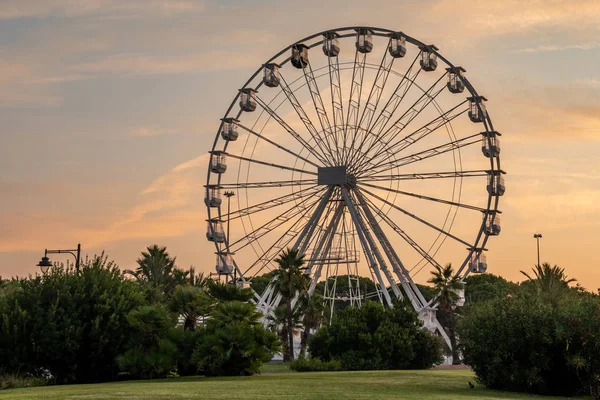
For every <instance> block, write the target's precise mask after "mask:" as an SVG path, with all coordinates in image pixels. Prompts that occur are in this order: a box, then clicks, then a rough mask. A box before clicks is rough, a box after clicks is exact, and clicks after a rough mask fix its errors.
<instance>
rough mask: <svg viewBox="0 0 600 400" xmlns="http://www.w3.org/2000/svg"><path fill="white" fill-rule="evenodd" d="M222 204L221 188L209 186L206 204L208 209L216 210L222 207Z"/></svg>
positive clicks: (205, 199)
mask: <svg viewBox="0 0 600 400" xmlns="http://www.w3.org/2000/svg"><path fill="white" fill-rule="evenodd" d="M221 202H222V199H221V188H220V187H219V186H218V185H208V186H207V187H206V197H205V198H204V204H206V206H207V207H212V208H216V207H219V206H220V205H221Z"/></svg>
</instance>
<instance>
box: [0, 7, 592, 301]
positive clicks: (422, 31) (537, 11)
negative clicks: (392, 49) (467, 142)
mask: <svg viewBox="0 0 600 400" xmlns="http://www.w3.org/2000/svg"><path fill="white" fill-rule="evenodd" d="M353 25H364V26H377V27H382V28H388V29H393V30H397V31H403V32H406V33H408V34H409V35H411V36H413V37H415V38H418V39H420V40H422V41H424V42H428V43H434V44H436V45H437V47H439V48H440V51H441V52H442V53H443V54H444V55H445V56H447V57H448V58H449V59H452V60H460V61H458V64H461V65H463V66H465V67H466V68H467V70H468V76H469V80H470V81H471V82H472V83H474V85H475V86H476V87H477V88H478V90H479V92H481V93H484V94H485V96H486V97H487V98H488V99H489V102H488V109H489V110H490V114H491V115H492V117H493V121H494V126H495V127H496V128H497V130H499V131H501V132H502V133H503V136H502V145H503V147H502V166H503V169H504V170H506V171H507V172H508V174H507V175H506V180H507V192H506V194H505V195H504V196H503V197H502V199H501V206H500V208H501V209H502V211H503V219H502V223H503V226H502V233H501V235H500V236H498V237H497V238H492V239H491V240H490V242H488V246H487V247H488V248H489V250H490V251H489V252H488V253H489V254H488V271H489V272H491V273H494V274H499V275H502V276H504V277H506V278H507V279H511V280H521V278H522V275H521V274H520V272H519V271H520V270H529V269H530V268H531V267H533V266H534V264H535V263H536V261H537V259H536V257H537V256H536V243H535V239H534V238H533V234H534V233H536V232H541V233H542V234H543V238H542V240H541V242H540V245H541V258H542V261H543V262H545V261H547V262H549V263H551V264H558V265H560V266H561V267H564V268H565V269H566V273H567V275H568V276H569V277H575V278H577V279H578V281H579V282H580V283H581V284H582V285H583V286H584V287H586V288H587V289H591V290H595V288H597V287H600V268H599V267H598V265H600V252H598V251H597V250H596V249H595V246H596V245H597V242H598V239H600V234H599V233H598V228H599V227H600V157H599V156H598V154H599V152H600V68H598V66H599V65H600V3H599V2H598V1H597V0H581V1H578V2H572V1H554V0H546V1H539V0H538V1H530V0H519V1H516V0H514V1H513V0H502V1H496V2H489V1H474V0H471V1H464V0H452V1H450V0H419V1H417V0H415V1H397V0H394V1H388V0H386V1H374V0H371V1H355V0H347V1H334V0H331V1H327V2H323V1H316V0H306V1H303V2H302V3H299V2H297V1H284V0H279V1H273V0H254V1H241V0H219V1H210V0H205V1H191V0H176V1H159V0H129V1H127V2H124V1H120V0H88V1H79V0H2V1H0V93H1V94H0V127H1V128H0V172H1V174H0V275H1V276H4V277H8V276H14V275H21V276H23V275H27V274H32V273H35V272H37V271H38V267H36V266H35V264H36V263H37V262H38V261H39V258H40V257H41V255H42V253H43V250H44V249H45V248H50V249H52V248H73V247H75V246H76V244H77V243H81V244H82V248H83V252H84V254H89V255H93V254H96V253H100V252H101V251H105V252H106V254H107V255H108V256H109V258H110V259H114V260H115V261H116V262H117V263H118V264H119V265H120V266H121V268H123V269H125V268H134V267H135V265H136V263H135V260H136V258H137V257H138V256H139V254H140V252H141V251H142V250H143V249H144V248H145V247H146V246H148V245H152V244H155V243H156V244H159V245H163V246H167V248H168V250H169V252H170V253H171V254H172V255H176V256H177V264H178V266H180V267H182V268H187V267H189V266H191V265H193V266H195V267H196V269H197V270H198V271H204V272H207V273H208V272H212V271H213V270H214V261H213V260H214V256H213V255H212V253H213V252H214V247H213V246H212V245H211V244H210V243H208V242H207V241H206V238H205V222H204V220H205V219H206V210H205V206H204V201H203V198H204V191H203V189H202V185H204V184H205V181H206V169H207V157H206V153H207V152H208V151H209V150H210V148H211V146H212V141H213V140H214V137H215V134H216V131H217V129H218V126H219V122H220V121H219V119H220V118H221V117H222V115H223V113H224V112H225V110H226V108H227V107H228V106H229V104H230V102H231V101H232V99H233V97H234V96H235V95H236V93H237V90H238V89H239V87H240V86H241V85H243V83H244V82H245V81H246V80H247V78H248V77H249V76H250V75H251V74H252V73H253V72H254V71H255V70H256V69H257V68H258V67H259V66H260V65H261V64H262V63H263V62H264V61H265V60H267V59H268V58H270V57H271V56H272V55H273V54H275V53H276V52H277V51H279V50H280V49H282V48H284V47H286V46H287V45H289V44H291V43H293V42H295V41H297V40H299V39H300V38H303V37H305V36H308V35H310V34H312V33H316V32H319V31H323V30H327V29H332V28H336V27H341V26H353ZM207 255H210V256H207ZM53 259H57V260H62V259H61V258H60V257H58V258H53ZM65 260H66V258H65Z"/></svg>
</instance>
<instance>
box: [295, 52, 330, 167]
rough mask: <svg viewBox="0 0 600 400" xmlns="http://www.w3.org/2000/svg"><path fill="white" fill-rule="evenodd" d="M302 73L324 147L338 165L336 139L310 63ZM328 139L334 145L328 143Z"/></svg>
mask: <svg viewBox="0 0 600 400" xmlns="http://www.w3.org/2000/svg"><path fill="white" fill-rule="evenodd" d="M302 72H303V73H304V78H305V79H306V85H307V86H308V90H309V91H310V97H311V98H312V102H313V106H314V107H315V111H316V113H317V116H318V118H319V124H320V125H321V129H322V131H321V132H323V137H324V138H325V143H326V146H327V148H328V149H329V151H330V152H331V154H332V156H333V158H334V161H336V162H337V163H339V154H338V143H337V137H336V136H335V135H334V132H333V130H332V128H331V123H330V122H329V117H328V116H327V111H326V110H325V105H324V104H323V99H322V97H321V92H320V91H319V86H318V85H317V80H316V79H315V75H314V73H313V70H312V66H311V64H310V61H309V62H308V63H307V65H306V66H304V67H303V68H302ZM330 137H331V140H332V141H333V142H334V143H330V140H329V138H330ZM334 149H335V150H334Z"/></svg>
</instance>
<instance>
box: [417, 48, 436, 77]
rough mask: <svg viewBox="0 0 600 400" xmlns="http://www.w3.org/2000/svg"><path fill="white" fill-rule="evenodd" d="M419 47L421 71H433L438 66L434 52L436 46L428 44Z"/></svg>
mask: <svg viewBox="0 0 600 400" xmlns="http://www.w3.org/2000/svg"><path fill="white" fill-rule="evenodd" d="M420 49H421V62H420V64H421V68H422V69H423V71H428V72H431V71H435V69H436V68H437V66H438V62H437V54H436V53H435V51H436V50H438V48H437V47H435V46H434V45H432V44H430V45H429V46H422V47H420Z"/></svg>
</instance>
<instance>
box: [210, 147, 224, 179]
mask: <svg viewBox="0 0 600 400" xmlns="http://www.w3.org/2000/svg"><path fill="white" fill-rule="evenodd" d="M211 154H212V156H211V157H210V170H211V171H212V172H214V173H215V174H222V173H223V172H225V171H227V155H226V153H225V152H223V151H213V152H212V153H211Z"/></svg>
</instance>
